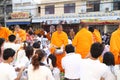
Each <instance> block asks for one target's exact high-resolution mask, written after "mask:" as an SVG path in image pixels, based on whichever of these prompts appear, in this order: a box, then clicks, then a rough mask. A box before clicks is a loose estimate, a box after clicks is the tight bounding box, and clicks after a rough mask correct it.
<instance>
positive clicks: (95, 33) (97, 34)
mask: <svg viewBox="0 0 120 80" xmlns="http://www.w3.org/2000/svg"><path fill="white" fill-rule="evenodd" d="M93 35H94V36H95V41H96V42H100V43H102V38H101V35H100V32H99V31H98V30H97V29H94V32H93Z"/></svg>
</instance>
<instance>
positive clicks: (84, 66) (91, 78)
mask: <svg viewBox="0 0 120 80" xmlns="http://www.w3.org/2000/svg"><path fill="white" fill-rule="evenodd" d="M80 64H81V66H80V80H100V78H101V77H103V78H104V79H105V80H114V79H113V74H112V73H111V71H110V70H109V68H108V66H106V65H105V64H103V63H100V61H99V60H92V59H89V58H88V59H83V60H82V62H81V63H80Z"/></svg>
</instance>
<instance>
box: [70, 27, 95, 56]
mask: <svg viewBox="0 0 120 80" xmlns="http://www.w3.org/2000/svg"><path fill="white" fill-rule="evenodd" d="M92 43H93V38H92V33H91V32H90V31H88V30H87V29H86V28H82V29H81V30H80V31H79V32H78V33H77V34H76V36H75V37H74V39H73V41H72V44H73V46H74V47H75V48H76V53H78V54H80V55H81V56H82V58H85V57H86V56H87V55H88V54H89V52H90V48H91V45H92Z"/></svg>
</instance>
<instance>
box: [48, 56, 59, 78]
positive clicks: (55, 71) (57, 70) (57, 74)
mask: <svg viewBox="0 0 120 80" xmlns="http://www.w3.org/2000/svg"><path fill="white" fill-rule="evenodd" d="M48 59H51V61H52V66H53V68H52V74H53V76H54V78H55V80H60V70H59V68H58V67H57V66H56V61H57V58H56V56H55V55H54V54H50V55H49V56H48Z"/></svg>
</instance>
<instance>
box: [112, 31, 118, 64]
mask: <svg viewBox="0 0 120 80" xmlns="http://www.w3.org/2000/svg"><path fill="white" fill-rule="evenodd" d="M110 51H111V52H112V53H113V55H114V57H115V63H116V64H120V29H118V30H116V31H115V32H113V33H112V36H111V39H110Z"/></svg>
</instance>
